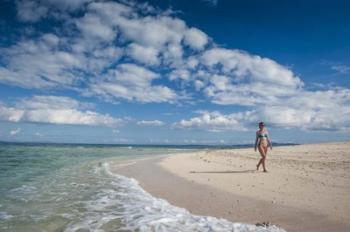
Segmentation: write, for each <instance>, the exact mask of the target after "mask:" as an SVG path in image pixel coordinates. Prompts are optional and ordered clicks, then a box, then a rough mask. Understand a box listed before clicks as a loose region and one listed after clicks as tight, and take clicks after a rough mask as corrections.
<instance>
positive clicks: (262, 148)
mask: <svg viewBox="0 0 350 232" xmlns="http://www.w3.org/2000/svg"><path fill="white" fill-rule="evenodd" d="M268 147H270V149H271V150H272V144H271V141H270V139H269V136H268V133H267V129H266V127H265V124H264V123H263V122H259V130H257V132H256V139H255V147H254V150H255V151H256V149H257V148H258V149H259V152H260V155H261V159H260V160H259V163H258V164H257V165H256V170H259V167H260V165H262V166H263V169H264V172H267V170H266V167H265V160H266V154H267V148H268Z"/></svg>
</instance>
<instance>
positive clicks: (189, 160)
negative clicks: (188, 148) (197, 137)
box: [113, 142, 350, 232]
mask: <svg viewBox="0 0 350 232" xmlns="http://www.w3.org/2000/svg"><path fill="white" fill-rule="evenodd" d="M349 151H350V142H338V143H324V144H310V145H297V146H286V147H275V148H274V149H273V151H269V153H268V158H267V169H268V173H263V172H262V171H261V170H260V171H256V166H255V165H256V163H257V162H258V159H259V154H258V153H257V152H254V150H253V149H252V148H249V149H232V150H203V151H198V152H191V153H181V154H176V155H170V156H167V157H165V158H161V159H159V158H158V159H149V160H142V161H139V162H135V163H131V164H129V165H123V166H117V165H116V166H115V167H114V168H113V170H114V171H115V172H117V173H120V174H122V175H125V176H128V177H133V178H135V179H137V180H138V181H139V182H140V184H141V186H142V187H143V188H144V189H145V190H146V191H148V192H150V193H151V194H152V195H154V196H156V197H161V198H164V199H166V200H168V201H169V202H170V203H172V204H174V205H177V206H179V207H184V208H186V209H188V210H189V211H190V212H192V213H195V214H200V215H211V216H215V217H220V218H226V219H228V220H230V221H233V222H246V223H253V224H255V223H258V222H269V223H272V224H275V225H277V226H280V227H282V228H284V229H286V230H287V231H291V232H293V231H295V232H296V231H310V232H312V231H315V232H316V231H318V232H319V231H344V232H345V231H350V174H349V170H350V152H349Z"/></svg>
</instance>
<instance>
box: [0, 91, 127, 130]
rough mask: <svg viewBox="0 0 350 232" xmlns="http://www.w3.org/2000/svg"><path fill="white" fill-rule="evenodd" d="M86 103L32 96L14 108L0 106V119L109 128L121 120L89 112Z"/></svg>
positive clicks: (66, 98) (63, 98) (68, 99)
mask: <svg viewBox="0 0 350 232" xmlns="http://www.w3.org/2000/svg"><path fill="white" fill-rule="evenodd" d="M90 107H92V106H91V104H88V103H79V102H78V101H76V100H74V99H71V98H68V97H58V96H47V97H46V96H34V97H33V98H30V99H24V100H22V101H20V102H18V103H17V104H16V106H15V107H8V106H5V105H0V119H1V120H4V121H10V122H32V123H50V124H71V125H92V126H98V125H102V126H111V127H115V126H117V125H119V124H120V123H121V122H122V120H121V119H118V118H114V117H112V116H110V115H108V114H100V113H97V112H94V111H91V110H84V109H86V108H90Z"/></svg>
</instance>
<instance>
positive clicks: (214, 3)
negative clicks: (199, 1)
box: [203, 0, 219, 6]
mask: <svg viewBox="0 0 350 232" xmlns="http://www.w3.org/2000/svg"><path fill="white" fill-rule="evenodd" d="M203 1H204V2H206V3H208V4H209V5H211V6H217V5H218V3H219V0H203Z"/></svg>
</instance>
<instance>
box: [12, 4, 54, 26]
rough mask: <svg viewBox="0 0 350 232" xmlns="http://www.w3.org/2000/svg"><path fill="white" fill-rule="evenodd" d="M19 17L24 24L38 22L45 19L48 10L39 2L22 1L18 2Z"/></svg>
mask: <svg viewBox="0 0 350 232" xmlns="http://www.w3.org/2000/svg"><path fill="white" fill-rule="evenodd" d="M16 6H17V17H18V18H19V19H20V20H21V21H24V22H37V21H39V20H40V19H41V18H42V17H45V16H46V15H47V12H48V8H47V7H46V6H43V5H41V4H40V2H38V1H34V0H33V1H30V0H29V1H26V0H21V1H18V2H16Z"/></svg>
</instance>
